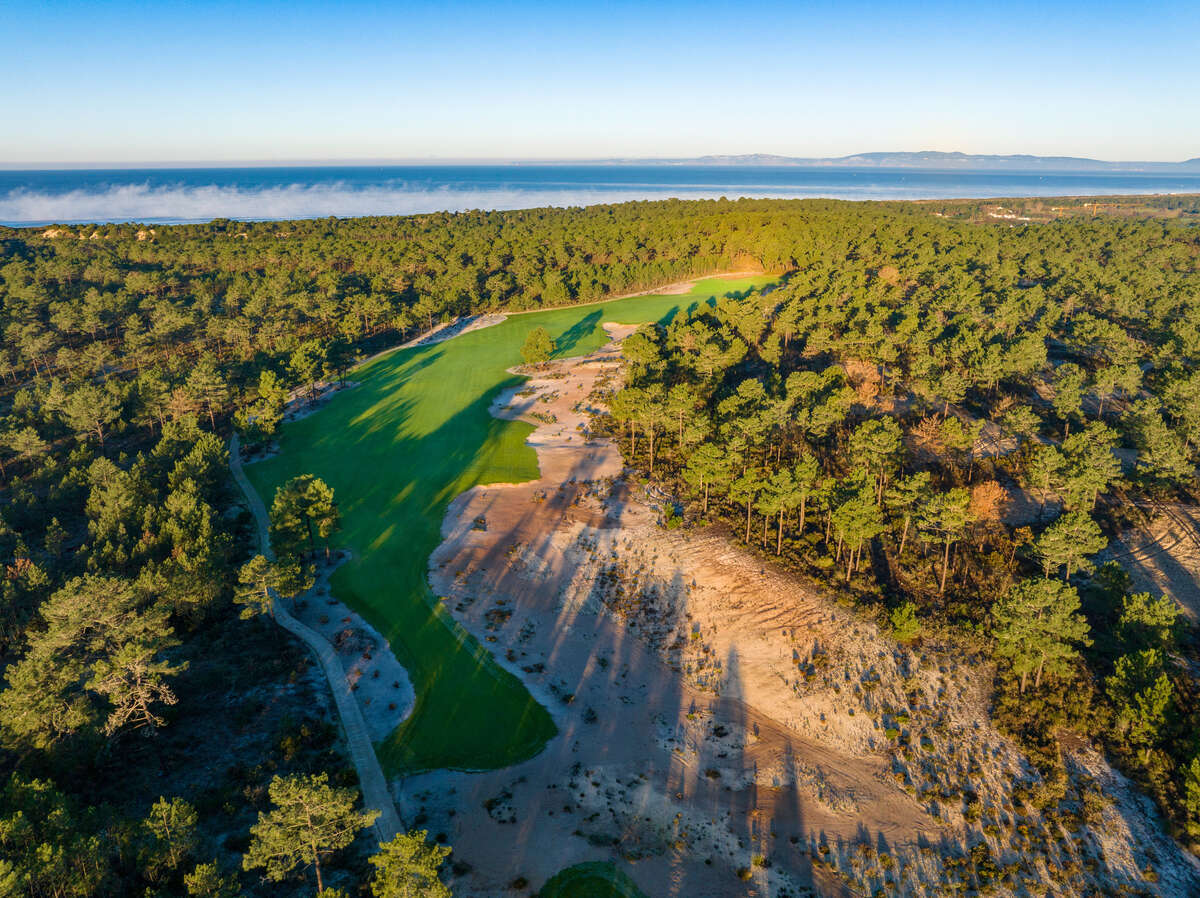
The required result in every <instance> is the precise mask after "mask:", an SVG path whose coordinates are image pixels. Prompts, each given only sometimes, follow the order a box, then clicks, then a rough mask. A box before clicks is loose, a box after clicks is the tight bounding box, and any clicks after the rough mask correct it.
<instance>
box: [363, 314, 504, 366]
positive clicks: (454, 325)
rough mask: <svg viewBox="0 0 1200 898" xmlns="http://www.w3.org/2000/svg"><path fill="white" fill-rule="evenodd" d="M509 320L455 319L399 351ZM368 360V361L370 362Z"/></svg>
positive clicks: (499, 317) (488, 317)
mask: <svg viewBox="0 0 1200 898" xmlns="http://www.w3.org/2000/svg"><path fill="white" fill-rule="evenodd" d="M506 318H508V316H507V315H501V314H499V313H496V314H492V315H466V316H464V317H462V318H455V319H454V320H453V321H451V322H449V323H448V324H439V325H437V326H436V327H434V328H433V329H432V330H429V331H426V332H425V333H423V334H421V335H420V336H417V337H414V338H413V339H411V340H409V341H408V342H407V343H401V344H400V345H399V346H398V347H396V348H397V349H411V348H412V347H414V346H429V345H430V344H432V343H441V342H443V341H445V340H449V339H450V338H452V337H457V336H458V335H459V334H469V333H470V332H471V331H477V330H481V329H483V328H485V327H491V326H492V325H494V324H499V323H500V322H501V321H504V320H505V319H506ZM391 351H392V350H391V349H388V350H385V352H383V353H377V354H376V355H374V356H371V358H377V357H378V356H379V355H385V354H386V353H388V352H391ZM370 360H371V359H367V360H366V361H370Z"/></svg>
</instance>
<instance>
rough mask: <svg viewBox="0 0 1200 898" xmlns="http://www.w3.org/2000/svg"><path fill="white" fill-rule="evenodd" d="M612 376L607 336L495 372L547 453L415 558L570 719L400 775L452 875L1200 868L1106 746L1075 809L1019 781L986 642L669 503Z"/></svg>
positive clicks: (481, 891)
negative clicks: (1081, 817)
mask: <svg viewBox="0 0 1200 898" xmlns="http://www.w3.org/2000/svg"><path fill="white" fill-rule="evenodd" d="M606 329H607V330H609V332H610V334H611V335H612V336H614V337H617V338H620V337H622V336H624V335H625V334H627V333H628V332H629V331H630V328H628V327H626V328H614V327H611V326H609V325H606ZM620 377H621V366H620V356H619V345H618V344H617V343H609V344H608V345H607V346H604V347H602V348H601V349H599V350H597V351H595V352H593V353H591V354H589V355H587V356H585V357H582V358H576V359H571V360H566V361H561V362H555V363H551V364H550V365H547V366H544V367H543V368H541V369H540V370H539V371H537V372H536V374H535V376H534V377H533V379H531V380H530V381H528V382H526V383H523V384H520V385H518V386H514V387H512V388H510V389H508V390H506V391H505V392H503V393H502V394H501V395H500V397H499V398H498V399H497V400H496V402H494V403H493V404H492V408H491V410H492V413H493V414H494V415H496V416H497V417H500V418H504V419H510V420H522V421H527V422H529V423H531V424H534V425H536V429H535V430H534V431H533V433H532V434H531V435H530V436H529V438H528V443H529V445H531V446H532V447H534V448H535V449H536V451H537V455H538V461H539V466H540V472H541V476H540V477H539V479H537V480H534V481H530V482H526V483H520V484H514V485H503V484H494V483H493V484H488V485H482V486H476V487H473V488H471V489H469V490H468V491H467V492H465V493H463V494H462V495H460V496H458V498H456V499H455V500H454V501H453V502H452V503H451V505H450V507H449V509H448V511H447V513H446V517H445V520H444V522H443V525H442V535H443V537H444V541H443V542H442V544H441V545H440V546H439V547H438V548H437V550H436V551H435V552H434V553H433V555H432V556H431V558H430V569H429V577H430V582H431V585H432V586H433V588H434V591H435V593H436V594H437V595H439V596H442V597H443V602H444V607H445V608H446V610H447V611H448V612H449V613H450V614H451V615H452V616H453V617H454V618H455V619H456V620H457V621H458V622H460V623H461V624H462V625H463V627H464V628H465V629H466V630H467V631H468V632H470V633H471V634H472V635H473V636H474V637H475V638H476V639H477V640H479V642H480V643H481V644H482V645H483V646H484V647H486V648H487V649H488V650H490V651H491V652H492V654H493V655H494V657H495V658H496V660H497V661H498V662H499V663H500V665H501V666H503V667H505V668H506V669H507V670H509V671H510V672H511V673H513V674H514V675H515V676H517V677H518V678H520V679H521V681H522V682H523V683H524V684H525V686H526V688H528V689H529V691H530V692H531V693H532V694H533V695H534V696H536V697H537V698H538V699H539V701H540V702H541V703H542V704H543V705H545V706H546V707H547V708H549V709H550V710H551V714H552V715H553V717H554V721H555V724H556V725H557V727H558V731H559V734H558V736H557V737H556V738H554V739H552V740H551V741H550V742H549V744H548V745H547V747H546V748H545V750H543V752H542V753H541V754H540V755H538V756H537V757H535V758H533V759H532V760H529V761H526V762H524V763H521V764H518V765H515V766H512V767H508V768H506V769H503V770H498V771H492V772H487V773H463V772H450V771H437V772H432V773H425V774H420V775H416V776H412V777H409V778H408V779H407V780H405V781H404V782H403V783H402V785H401V792H402V795H400V799H399V800H400V803H401V805H402V808H403V812H402V813H403V814H404V816H405V817H406V819H408V820H410V821H413V820H415V821H416V822H417V823H418V824H419V825H420V826H422V827H428V828H429V830H430V832H431V833H444V834H445V836H446V837H447V838H448V840H449V842H450V844H452V845H454V846H455V848H456V850H455V859H456V870H457V871H458V872H459V874H460V875H459V876H458V877H457V879H456V881H455V884H454V885H455V893H456V894H458V895H462V896H470V895H494V894H497V893H498V892H500V891H502V890H504V889H505V888H508V887H512V888H513V889H514V891H515V893H517V894H520V893H522V891H524V890H526V889H528V888H536V887H537V886H538V885H540V884H541V883H543V882H545V881H546V880H547V878H549V877H550V876H551V875H552V874H553V873H555V872H556V871H558V870H559V869H561V868H563V867H565V866H568V865H570V864H575V863H579V862H582V861H591V860H610V861H616V862H618V863H619V864H621V867H622V869H625V870H627V871H628V872H629V873H630V874H631V875H632V876H633V878H634V880H635V881H636V882H637V884H638V885H639V887H641V888H642V890H643V891H645V892H646V893H647V894H650V895H655V896H664V898H665V896H676V895H678V896H683V895H687V896H707V895H712V896H718V895H760V896H765V895H772V896H783V895H805V894H811V893H813V892H816V893H819V894H839V893H843V892H844V893H846V894H853V893H867V894H870V893H871V892H873V891H875V890H876V889H882V890H884V891H885V892H886V893H888V894H899V895H905V894H910V895H932V894H941V893H943V891H944V890H945V889H946V888H947V887H949V886H951V885H955V886H956V887H962V886H967V885H970V884H972V883H975V884H978V883H980V882H981V881H982V880H981V879H979V877H980V875H981V873H980V871H984V873H986V875H989V876H991V875H992V874H991V873H987V871H988V870H990V869H992V868H995V869H996V870H999V871H1002V873H1003V874H1006V875H1008V877H1009V878H1010V882H1011V883H1012V884H1014V888H1013V889H1012V890H1011V891H1012V893H1020V883H1021V882H1022V881H1024V882H1026V883H1028V884H1029V885H1030V886H1033V885H1034V884H1038V883H1040V884H1042V887H1043V889H1044V884H1045V883H1048V882H1055V883H1056V884H1058V886H1059V888H1060V894H1064V895H1069V894H1085V893H1086V892H1087V890H1088V889H1089V888H1091V887H1093V886H1095V885H1099V884H1102V885H1103V886H1105V887H1107V888H1115V887H1119V886H1122V885H1123V886H1126V887H1128V888H1130V889H1134V890H1137V889H1145V890H1147V891H1148V892H1150V893H1151V894H1154V893H1158V894H1163V895H1185V894H1194V893H1195V890H1196V889H1197V888H1200V871H1198V869H1197V867H1196V865H1195V863H1194V862H1193V861H1192V860H1190V859H1189V858H1188V857H1187V856H1186V855H1184V854H1183V853H1182V852H1181V851H1180V849H1179V848H1178V846H1176V845H1175V843H1174V842H1172V841H1171V840H1170V839H1168V838H1166V837H1165V836H1164V835H1162V833H1161V831H1160V829H1159V821H1158V820H1157V818H1156V817H1155V815H1154V813H1153V810H1152V808H1150V807H1149V806H1148V804H1147V803H1146V800H1145V799H1143V798H1141V797H1140V796H1138V795H1137V794H1136V793H1135V792H1134V791H1133V790H1132V788H1131V787H1130V786H1129V785H1128V783H1126V781H1125V780H1124V779H1123V778H1122V777H1120V775H1119V774H1116V773H1115V772H1113V771H1112V770H1111V768H1109V767H1108V765H1107V764H1106V763H1105V762H1104V760H1103V759H1102V758H1101V757H1099V756H1098V755H1096V754H1095V753H1094V752H1090V751H1088V750H1086V749H1082V748H1081V749H1079V750H1076V751H1074V752H1073V753H1072V754H1071V755H1070V756H1069V757H1068V759H1067V763H1068V770H1069V771H1070V774H1071V779H1072V783H1073V785H1074V786H1075V787H1076V788H1078V789H1079V790H1081V791H1088V792H1089V793H1095V794H1096V795H1098V796H1099V798H1097V799H1096V802H1095V807H1093V809H1092V810H1091V814H1092V816H1091V818H1090V819H1089V822H1088V823H1087V824H1086V825H1080V824H1078V822H1072V821H1070V820H1066V819H1065V818H1064V815H1062V814H1054V813H1051V812H1042V811H1039V810H1037V808H1036V807H1034V806H1032V805H1031V804H1030V803H1029V802H1030V799H1029V798H1028V796H1029V795H1035V794H1038V793H1039V791H1045V789H1046V784H1044V783H1043V782H1042V780H1041V777H1040V775H1039V774H1038V773H1037V771H1036V770H1035V769H1033V768H1032V767H1031V766H1030V765H1029V763H1028V762H1027V761H1026V759H1025V758H1024V757H1023V756H1022V754H1021V752H1020V751H1019V750H1018V748H1017V747H1016V746H1015V745H1014V744H1012V742H1011V741H1010V740H1008V739H1007V738H1005V737H1004V736H1002V735H1001V734H1000V733H998V732H997V731H996V730H995V729H994V727H993V726H992V725H991V723H990V721H989V719H988V713H987V696H988V693H989V688H990V681H991V669H990V667H989V666H988V665H987V664H986V663H985V662H984V660H983V659H982V658H981V657H979V656H976V655H971V654H970V653H967V652H964V650H963V648H962V646H960V645H956V644H952V643H950V642H948V641H945V642H944V641H940V640H938V639H936V638H927V639H926V641H925V642H924V643H923V644H922V645H920V646H919V647H915V648H914V647H905V646H898V645H896V644H895V643H894V642H892V641H891V640H890V639H889V638H888V637H887V636H886V635H885V634H882V633H880V632H879V630H878V629H877V627H876V626H875V625H874V624H872V623H870V622H867V621H864V620H862V619H861V618H859V617H858V616H857V615H856V614H855V613H854V612H852V611H850V610H848V609H847V608H845V607H843V606H841V605H839V604H838V603H837V602H836V601H834V600H833V599H831V598H830V597H828V596H826V595H824V594H823V593H822V591H820V590H818V589H814V588H813V587H811V585H809V584H807V583H805V582H803V581H801V580H800V579H798V578H796V577H794V576H792V575H791V574H789V573H787V572H785V571H783V570H781V569H777V568H776V567H775V566H774V565H773V564H772V563H770V562H768V561H764V560H763V559H762V558H760V557H759V556H757V555H755V554H753V553H751V552H749V551H747V550H745V549H742V548H739V547H737V546H736V545H734V543H733V542H732V541H731V540H730V539H729V538H728V534H726V533H723V532H721V531H720V530H719V529H716V528H703V529H699V530H694V531H690V532H685V531H681V530H674V531H671V530H667V529H665V528H664V527H663V526H662V522H663V518H664V515H663V511H664V508H663V502H662V501H661V498H662V497H658V496H657V495H656V494H655V493H654V492H652V491H648V490H647V489H646V488H645V487H644V486H642V485H639V484H638V483H637V482H636V481H634V480H633V479H632V478H631V475H629V473H628V472H627V471H626V470H625V468H624V463H623V461H622V458H621V454H620V452H619V449H618V447H617V446H615V445H614V444H613V443H612V442H611V441H609V440H606V439H602V438H598V437H596V436H595V435H593V434H592V433H591V430H590V428H591V415H592V413H593V412H594V411H595V410H596V409H597V408H598V406H599V403H600V402H601V401H602V396H601V393H602V391H603V390H605V389H606V388H613V387H615V386H617V385H618V384H619V380H620ZM767 710H769V712H770V713H769V714H768V713H766V711H767ZM1019 793H1021V794H1020V795H1019ZM1147 867H1153V868H1154V869H1155V871H1156V873H1157V876H1158V881H1157V883H1156V884H1151V883H1150V882H1148V881H1147V880H1146V878H1145V877H1144V876H1143V873H1142V871H1143V870H1144V869H1145V868H1147ZM1000 875H1002V874H1001V873H996V874H995V876H996V877H999V876H1000ZM997 881H998V880H997ZM847 884H849V888H850V889H851V891H847V888H848V886H847ZM1004 893H1005V890H1004V889H1001V890H1000V894H1004Z"/></svg>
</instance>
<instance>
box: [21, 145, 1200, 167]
mask: <svg viewBox="0 0 1200 898" xmlns="http://www.w3.org/2000/svg"><path fill="white" fill-rule="evenodd" d="M925 154H929V155H943V156H959V157H966V158H968V159H969V158H972V157H975V158H1016V159H1030V160H1036V159H1045V160H1059V159H1061V160H1071V161H1081V162H1090V163H1098V164H1101V165H1182V164H1184V163H1188V162H1195V161H1197V160H1198V159H1200V154H1198V155H1197V156H1193V157H1189V158H1185V159H1116V160H1113V159H1100V158H1097V157H1093V156H1069V155H1062V154H1058V155H1052V156H1045V155H1040V154H1037V153H965V152H962V151H960V150H931V149H930V150H870V151H865V152H856V153H847V154H844V155H840V156H789V155H784V154H782V153H704V154H701V155H696V156H599V157H598V156H379V157H374V156H357V157H338V156H328V157H296V158H278V159H271V158H257V159H181V160H164V159H157V160H128V161H114V160H86V161H71V160H52V161H28V160H25V161H18V162H2V161H0V171H84V170H92V171H121V170H125V169H152V168H162V169H171V168H179V169H187V168H293V167H301V166H321V165H326V166H338V165H341V166H347V167H359V166H363V167H366V166H374V165H378V166H389V165H463V166H466V165H556V164H575V165H634V164H638V163H649V164H669V163H679V164H686V163H689V162H698V161H701V160H710V159H756V158H766V159H781V160H788V161H797V162H840V161H843V160H847V159H853V158H855V157H859V156H887V155H897V156H898V155H910V156H920V155H925Z"/></svg>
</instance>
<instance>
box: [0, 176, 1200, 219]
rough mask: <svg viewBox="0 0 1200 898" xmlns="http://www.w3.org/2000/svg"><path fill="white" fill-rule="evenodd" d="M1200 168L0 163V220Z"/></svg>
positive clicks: (1068, 190)
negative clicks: (38, 166) (21, 167)
mask: <svg viewBox="0 0 1200 898" xmlns="http://www.w3.org/2000/svg"><path fill="white" fill-rule="evenodd" d="M1198 192H1200V173H1193V174H1162V173H1138V172H1046V171H1036V172H1033V171H970V170H955V171H930V170H924V169H900V168H890V169H889V168H832V167H807V166H757V165H755V166H746V165H632V164H631V165H624V164H622V165H574V164H560V165H544V164H543V165H535V164H508V165H387V166H380V165H361V166H359V165H355V166H347V165H341V166H334V165H322V166H286V167H269V168H268V167H247V168H146V169H105V170H79V169H75V170H55V171H0V224H5V225H10V226H13V225H15V226H21V225H25V226H33V225H46V224H54V223H57V224H72V223H91V222H97V223H99V222H124V221H137V222H146V223H156V224H168V223H179V222H197V221H210V220H211V219H214V218H233V219H245V220H272V219H287V218H320V217H325V216H330V215H332V216H338V217H347V216H357V215H408V214H413V213H420V212H436V211H444V210H448V211H461V210H464V209H521V208H532V207H540V206H583V205H593V204H596V203H619V202H626V201H629V200H658V199H667V198H670V197H678V198H680V199H702V198H703V199H711V198H717V197H728V198H730V199H736V198H738V197H782V198H801V197H827V198H835V199H849V200H913V199H949V198H960V197H971V198H988V197H1019V196H1081V195H1112V194H1143V193H1198Z"/></svg>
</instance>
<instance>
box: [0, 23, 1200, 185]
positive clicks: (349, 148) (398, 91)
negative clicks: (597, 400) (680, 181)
mask: <svg viewBox="0 0 1200 898" xmlns="http://www.w3.org/2000/svg"><path fill="white" fill-rule="evenodd" d="M0 33H3V35H4V40H3V42H2V43H0V46H3V48H4V57H5V59H4V62H5V65H4V68H5V82H6V83H5V87H4V89H3V91H2V92H0V122H2V123H3V125H2V126H0V163H10V164H11V163H14V162H34V163H39V164H47V163H55V162H130V161H151V160H154V161H167V162H170V161H182V160H189V161H201V160H210V161H228V160H248V159H253V160H268V159H278V160H290V159H363V158H409V159H415V158H435V157H436V158H596V157H611V156H691V155H702V154H707V153H753V152H764V153H781V154H785V155H802V156H824V155H841V154H847V153H854V152H863V151H870V150H917V149H941V150H962V151H965V152H976V153H1009V152H1024V153H1037V154H1069V155H1083V156H1093V157H1098V158H1105V159H1160V160H1172V159H1182V158H1187V157H1192V156H1200V114H1197V112H1198V110H1200V3H1197V2H1194V0H1193V2H1179V3H1170V4H1159V3H1145V4H1139V3H1119V4H1106V3H1103V2H1091V3H1078V2H1054V0H1042V2H1037V3H1008V4H987V3H975V2H964V3H961V4H948V3H946V4H939V3H911V4H909V3H894V2H893V3H874V4H864V3H836V2H830V3H754V2H743V3H736V4H735V3H687V4H684V3H649V2H647V3H605V4H599V3H584V2H578V3H571V2H569V0H566V2H562V3H531V2H512V3H503V2H489V3H468V2H461V3H457V2H446V3H430V4H427V5H409V4H403V3H378V4H370V3H355V2H346V3H334V2H330V3H325V4H314V3H306V2H287V3H254V2H241V3H218V2H212V3H173V2H156V3H144V4H141V3H118V2H108V3H81V2H69V0H59V2H51V3H38V2H31V0H24V2H11V0H0Z"/></svg>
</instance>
